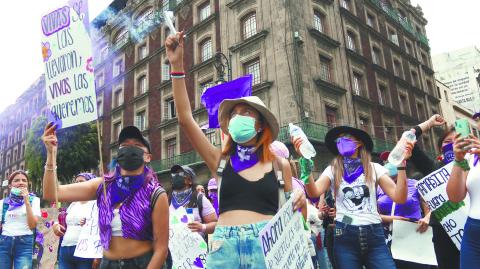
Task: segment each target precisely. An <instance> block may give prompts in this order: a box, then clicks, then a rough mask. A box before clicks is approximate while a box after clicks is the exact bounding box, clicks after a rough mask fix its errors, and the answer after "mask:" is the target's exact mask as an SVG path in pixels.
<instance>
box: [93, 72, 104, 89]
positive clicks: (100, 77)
mask: <svg viewBox="0 0 480 269" xmlns="http://www.w3.org/2000/svg"><path fill="white" fill-rule="evenodd" d="M95 81H96V83H95V84H96V86H97V88H100V87H102V86H103V85H104V84H105V76H104V75H103V72H102V73H99V74H98V75H97V78H96V79H95Z"/></svg>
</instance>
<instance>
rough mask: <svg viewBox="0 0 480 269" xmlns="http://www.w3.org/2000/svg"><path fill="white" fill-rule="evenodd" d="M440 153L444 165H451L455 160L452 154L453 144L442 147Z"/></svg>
mask: <svg viewBox="0 0 480 269" xmlns="http://www.w3.org/2000/svg"><path fill="white" fill-rule="evenodd" d="M442 153H443V162H444V163H445V164H449V163H451V162H452V161H453V160H454V159H455V154H454V153H453V143H449V144H446V145H445V146H443V147H442Z"/></svg>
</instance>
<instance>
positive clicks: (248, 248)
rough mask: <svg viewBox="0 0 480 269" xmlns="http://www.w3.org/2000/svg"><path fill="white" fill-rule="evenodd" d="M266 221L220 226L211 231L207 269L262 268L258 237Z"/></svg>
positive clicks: (263, 266)
mask: <svg viewBox="0 0 480 269" xmlns="http://www.w3.org/2000/svg"><path fill="white" fill-rule="evenodd" d="M267 223H268V221H261V222H257V223H254V224H245V225H240V226H220V225H218V226H217V227H216V228H215V232H214V233H213V236H212V240H211V244H210V252H209V254H208V257H207V268H208V269H224V268H235V269H237V268H238V269H264V268H266V265H265V258H264V256H263V250H262V246H261V245H260V240H259V239H258V234H259V232H260V231H261V230H262V229H263V227H265V225H266V224H267Z"/></svg>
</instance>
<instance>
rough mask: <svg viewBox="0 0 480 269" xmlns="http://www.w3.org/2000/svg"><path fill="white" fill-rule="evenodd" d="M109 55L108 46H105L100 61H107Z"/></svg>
mask: <svg viewBox="0 0 480 269" xmlns="http://www.w3.org/2000/svg"><path fill="white" fill-rule="evenodd" d="M107 57H108V46H105V47H103V48H102V50H101V51H100V61H105V60H106V59H107Z"/></svg>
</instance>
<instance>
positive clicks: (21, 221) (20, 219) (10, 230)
mask: <svg viewBox="0 0 480 269" xmlns="http://www.w3.org/2000/svg"><path fill="white" fill-rule="evenodd" d="M3 201H4V200H1V201H0V204H1V206H2V207H0V209H1V208H3ZM31 206H32V211H33V215H34V216H37V217H40V216H41V215H42V212H40V199H39V198H38V197H34V198H33V201H32V205H31ZM1 211H3V210H0V219H1V218H2V213H3V212H1ZM32 234H33V231H32V230H30V228H29V227H28V222H27V207H26V205H25V204H24V205H22V206H20V207H17V208H15V209H12V210H10V211H7V212H6V216H5V223H4V224H3V228H2V235H4V236H22V235H32Z"/></svg>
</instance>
